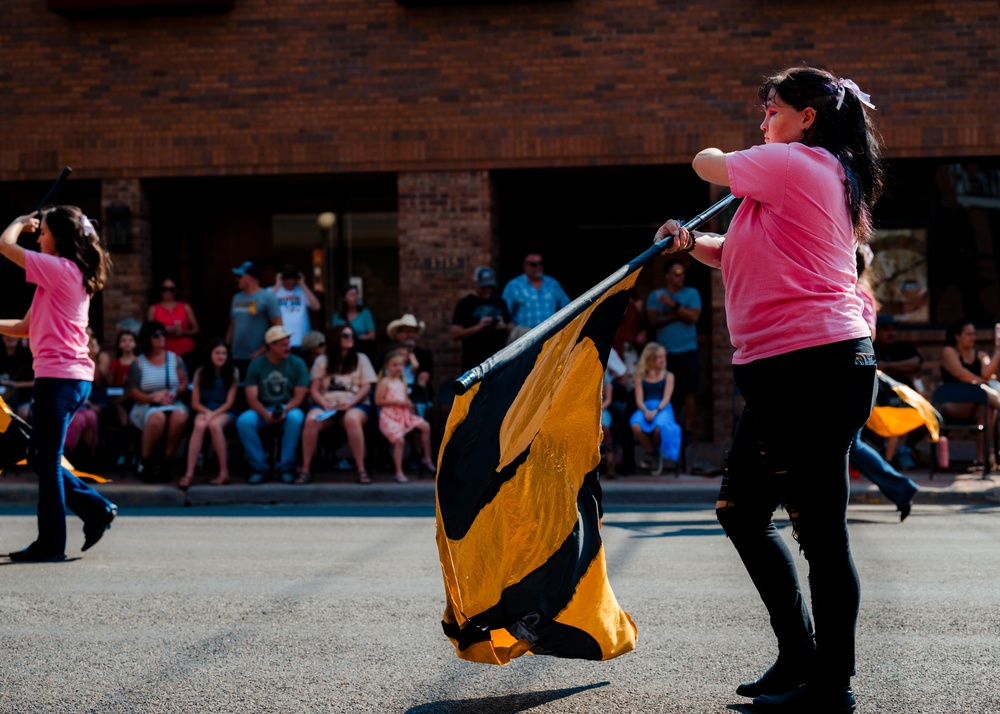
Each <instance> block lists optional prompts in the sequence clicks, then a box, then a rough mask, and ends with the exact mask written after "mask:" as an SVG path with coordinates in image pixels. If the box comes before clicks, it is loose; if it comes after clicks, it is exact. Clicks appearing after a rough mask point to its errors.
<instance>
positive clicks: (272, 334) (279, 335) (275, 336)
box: [264, 325, 292, 344]
mask: <svg viewBox="0 0 1000 714" xmlns="http://www.w3.org/2000/svg"><path fill="white" fill-rule="evenodd" d="M291 336H292V333H291V332H289V331H288V330H286V329H285V328H284V327H282V326H281V325H273V326H271V327H269V328H267V332H265V333H264V342H266V343H267V344H271V343H273V342H277V341H278V340H283V339H285V338H286V337H291Z"/></svg>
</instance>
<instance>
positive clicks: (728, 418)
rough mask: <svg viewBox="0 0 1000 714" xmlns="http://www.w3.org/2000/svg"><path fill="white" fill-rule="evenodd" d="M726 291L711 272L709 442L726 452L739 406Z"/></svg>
mask: <svg viewBox="0 0 1000 714" xmlns="http://www.w3.org/2000/svg"><path fill="white" fill-rule="evenodd" d="M725 301H726V290H725V288H724V287H723V285H722V273H721V271H718V270H713V271H712V347H711V352H712V361H711V365H712V442H713V443H715V444H718V445H720V446H722V447H723V448H728V447H729V443H730V442H731V441H732V438H733V427H734V426H735V421H734V417H733V411H734V409H737V408H739V409H741V408H742V402H741V401H740V400H739V397H737V396H735V395H734V389H735V385H734V384H733V353H734V352H735V351H736V350H734V349H733V346H732V343H731V342H730V341H729V325H728V324H727V323H726V302H725Z"/></svg>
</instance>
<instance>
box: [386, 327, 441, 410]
mask: <svg viewBox="0 0 1000 714" xmlns="http://www.w3.org/2000/svg"><path fill="white" fill-rule="evenodd" d="M424 327H425V325H424V322H423V320H417V318H416V317H414V316H413V315H409V314H407V315H403V316H402V317H401V318H399V319H398V320H393V321H392V322H390V323H389V327H388V328H387V329H386V334H387V335H388V336H389V339H390V340H393V341H394V342H395V344H394V345H393V347H392V348H391V349H390V350H389V351H390V352H402V353H403V355H404V357H405V358H406V362H405V365H404V368H403V379H404V380H405V381H406V388H407V390H408V395H409V398H410V401H412V402H413V405H414V408H415V409H416V410H417V416H420V417H423V418H425V419H426V418H427V416H428V415H429V414H430V411H431V408H432V407H433V406H434V387H433V385H432V384H431V376H432V374H433V372H434V355H433V353H432V352H431V351H430V350H428V349H424V348H423V347H418V346H417V338H418V337H420V335H422V334H423V332H424ZM386 356H388V354H387V355H386ZM384 363H385V358H383V364H384Z"/></svg>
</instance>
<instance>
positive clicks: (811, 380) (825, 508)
mask: <svg viewBox="0 0 1000 714" xmlns="http://www.w3.org/2000/svg"><path fill="white" fill-rule="evenodd" d="M733 376H734V378H735V380H736V386H737V387H738V388H739V390H740V392H741V393H742V395H743V397H744V399H745V400H746V406H745V407H744V409H743V413H742V415H741V416H740V420H739V423H738V425H737V427H736V433H735V435H734V436H733V444H732V448H731V449H730V452H729V456H728V458H727V463H726V472H725V475H724V476H723V479H722V489H721V491H720V493H719V503H718V504H717V513H718V517H719V522H720V523H721V524H722V526H723V528H724V529H725V531H726V534H727V535H728V536H729V538H730V539H731V540H732V543H733V545H734V546H736V550H737V552H738V553H739V555H740V558H741V559H742V560H743V564H744V565H745V566H746V569H747V572H748V573H749V574H750V578H751V580H752V581H753V583H754V585H755V586H756V588H757V591H758V592H759V593H760V597H761V599H762V600H763V602H764V605H765V607H766V608H767V611H768V614H769V616H770V619H771V626H772V628H773V629H774V633H775V635H776V636H777V638H778V648H779V651H780V652H784V653H787V654H788V655H790V656H795V655H796V654H797V653H798V652H801V651H802V649H803V648H804V647H808V648H810V649H811V647H812V645H811V642H810V638H811V637H812V635H813V627H812V624H811V622H810V619H809V611H808V609H807V608H806V605H805V601H804V598H803V596H802V591H801V589H800V587H799V581H798V576H797V574H796V570H795V563H794V561H793V559H792V555H791V553H790V552H789V550H788V548H787V547H786V546H785V543H784V541H783V540H782V537H781V535H780V534H779V533H778V531H777V529H776V528H775V525H774V522H773V520H772V516H773V514H774V511H775V509H776V508H777V507H778V506H779V505H783V506H784V507H785V510H786V511H787V513H788V516H789V518H790V519H791V521H792V528H793V534H794V537H795V539H796V540H797V541H798V543H799V547H800V548H801V550H802V553H803V555H804V556H805V558H806V560H807V561H808V562H809V590H810V593H811V596H812V612H813V617H814V618H815V622H816V629H815V637H816V675H817V676H819V677H829V678H832V679H843V678H845V677H846V678H849V677H850V676H852V675H853V674H854V631H855V625H856V624H857V619H858V607H859V601H860V598H861V589H860V584H859V581H858V571H857V570H856V569H855V567H854V560H853V559H852V557H851V547H850V543H849V540H848V535H847V502H848V498H849V496H850V486H849V477H848V473H847V457H848V453H849V450H850V446H851V441H852V439H853V438H854V435H855V433H857V431H858V429H860V428H861V426H862V425H863V424H864V423H865V421H867V419H868V416H869V414H870V413H871V409H872V405H873V404H874V401H875V390H876V378H875V359H874V355H873V350H872V344H871V340H869V339H862V340H849V341H846V342H838V343H834V344H830V345H823V346H820V347H811V348H808V349H804V350H797V351H795V352H791V353H788V354H784V355H779V356H777V357H770V358H767V359H762V360H758V361H755V362H752V363H750V364H744V365H734V366H733ZM807 643H808V644H807Z"/></svg>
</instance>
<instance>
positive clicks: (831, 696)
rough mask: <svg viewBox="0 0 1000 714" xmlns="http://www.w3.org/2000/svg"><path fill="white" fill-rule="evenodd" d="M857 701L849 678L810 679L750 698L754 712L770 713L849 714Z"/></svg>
mask: <svg viewBox="0 0 1000 714" xmlns="http://www.w3.org/2000/svg"><path fill="white" fill-rule="evenodd" d="M856 706H857V703H856V702H855V700H854V690H853V689H851V681H850V679H848V680H847V681H846V683H844V682H836V683H834V682H829V681H827V682H821V681H816V680H811V681H809V682H806V683H805V684H803V685H802V686H801V687H797V688H796V689H792V690H790V691H787V692H784V693H782V694H763V695H761V696H759V697H756V698H754V700H753V710H754V712H755V713H756V712H771V713H772V714H779V713H781V712H784V713H785V714H799V713H801V712H809V714H849V713H850V712H853V711H854V709H855V707H856Z"/></svg>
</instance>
